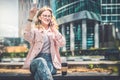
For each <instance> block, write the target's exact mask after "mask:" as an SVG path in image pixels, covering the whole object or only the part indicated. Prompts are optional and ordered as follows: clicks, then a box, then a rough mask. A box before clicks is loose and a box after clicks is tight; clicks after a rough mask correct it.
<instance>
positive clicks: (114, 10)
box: [101, 0, 120, 30]
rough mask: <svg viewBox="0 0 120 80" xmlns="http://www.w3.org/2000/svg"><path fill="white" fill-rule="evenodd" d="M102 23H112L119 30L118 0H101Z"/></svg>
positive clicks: (119, 12) (119, 6)
mask: <svg viewBox="0 0 120 80" xmlns="http://www.w3.org/2000/svg"><path fill="white" fill-rule="evenodd" d="M101 16H102V22H103V23H112V24H114V26H115V27H116V28H119V30H120V0H101Z"/></svg>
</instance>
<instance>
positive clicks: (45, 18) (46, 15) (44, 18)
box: [38, 10, 52, 26]
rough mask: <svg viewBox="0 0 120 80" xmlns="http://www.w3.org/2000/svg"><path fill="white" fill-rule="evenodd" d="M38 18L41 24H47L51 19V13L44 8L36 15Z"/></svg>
mask: <svg viewBox="0 0 120 80" xmlns="http://www.w3.org/2000/svg"><path fill="white" fill-rule="evenodd" d="M38 19H39V20H40V22H41V24H42V25H43V26H49V24H50V22H51V19H52V13H51V12H50V11H49V10H44V11H42V12H41V14H40V15H39V16H38Z"/></svg>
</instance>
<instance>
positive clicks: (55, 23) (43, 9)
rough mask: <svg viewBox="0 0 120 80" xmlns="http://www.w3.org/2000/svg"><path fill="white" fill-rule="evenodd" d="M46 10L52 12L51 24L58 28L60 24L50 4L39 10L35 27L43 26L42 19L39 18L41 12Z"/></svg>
mask: <svg viewBox="0 0 120 80" xmlns="http://www.w3.org/2000/svg"><path fill="white" fill-rule="evenodd" d="M44 11H50V13H51V16H52V19H51V23H50V24H49V26H52V27H54V28H56V29H58V24H57V21H56V18H55V17H54V15H53V12H52V9H51V8H50V7H48V6H44V7H42V8H40V9H39V10H38V12H37V14H36V20H35V27H36V28H43V26H41V20H39V19H38V17H39V16H41V14H42V13H43V12H44Z"/></svg>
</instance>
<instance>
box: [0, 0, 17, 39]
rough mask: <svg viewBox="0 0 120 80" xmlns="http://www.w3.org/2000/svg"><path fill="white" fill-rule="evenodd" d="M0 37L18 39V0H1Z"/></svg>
mask: <svg viewBox="0 0 120 80" xmlns="http://www.w3.org/2000/svg"><path fill="white" fill-rule="evenodd" d="M0 37H18V0H0Z"/></svg>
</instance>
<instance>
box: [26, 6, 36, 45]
mask: <svg viewBox="0 0 120 80" xmlns="http://www.w3.org/2000/svg"><path fill="white" fill-rule="evenodd" d="M37 10H38V9H36V8H33V9H31V10H30V12H29V18H28V22H27V24H26V25H25V29H24V39H25V40H27V41H28V42H29V43H31V42H33V39H34V34H35V33H34V29H33V28H32V20H33V18H34V16H35V14H36V12H37Z"/></svg>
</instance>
